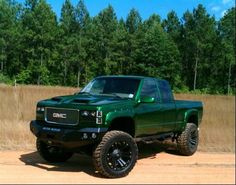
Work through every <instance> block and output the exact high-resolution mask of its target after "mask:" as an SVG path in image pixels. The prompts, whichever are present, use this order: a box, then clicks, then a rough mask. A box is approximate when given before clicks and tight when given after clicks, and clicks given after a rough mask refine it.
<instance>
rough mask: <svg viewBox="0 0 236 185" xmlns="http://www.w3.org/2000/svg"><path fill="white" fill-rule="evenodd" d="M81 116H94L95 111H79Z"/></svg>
mask: <svg viewBox="0 0 236 185" xmlns="http://www.w3.org/2000/svg"><path fill="white" fill-rule="evenodd" d="M81 116H83V117H88V116H91V117H96V111H87V110H84V111H81Z"/></svg>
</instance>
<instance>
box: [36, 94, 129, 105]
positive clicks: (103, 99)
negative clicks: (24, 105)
mask: <svg viewBox="0 0 236 185" xmlns="http://www.w3.org/2000/svg"><path fill="white" fill-rule="evenodd" d="M130 100H131V99H127V98H119V97H116V96H102V95H79V94H77V95H68V96H57V97H53V98H51V99H47V100H42V101H40V102H39V104H38V105H39V106H58V105H91V106H101V105H107V104H116V103H124V102H127V101H130Z"/></svg>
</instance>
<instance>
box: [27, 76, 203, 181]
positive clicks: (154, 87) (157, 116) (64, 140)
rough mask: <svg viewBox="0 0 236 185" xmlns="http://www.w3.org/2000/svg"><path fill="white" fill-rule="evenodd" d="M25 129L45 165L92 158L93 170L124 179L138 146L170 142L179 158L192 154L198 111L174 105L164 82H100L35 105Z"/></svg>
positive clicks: (195, 105) (195, 106) (194, 105)
mask: <svg viewBox="0 0 236 185" xmlns="http://www.w3.org/2000/svg"><path fill="white" fill-rule="evenodd" d="M36 109H37V110H36V120H33V121H31V123H30V129H31V131H32V132H33V134H34V135H35V136H36V137H37V142H36V146H37V150H38V152H39V154H40V155H41V156H42V158H44V159H45V160H46V161H48V162H53V163H55V162H64V161H66V160H68V159H69V158H70V157H71V156H72V155H73V153H78V152H81V151H83V152H89V151H90V153H92V156H93V161H94V166H95V169H96V170H97V171H99V172H100V173H101V174H102V175H104V176H106V177H110V178H117V177H123V176H126V175H127V174H128V173H129V172H130V171H131V170H132V168H133V167H134V165H135V163H136V161H137V158H138V147H137V142H140V141H144V142H152V141H155V140H164V139H170V138H171V139H172V141H173V142H176V143H177V148H178V151H179V153H180V154H182V155H192V154H194V153H195V152H196V150H197V146H198V139H199V124H200V122H201V119H202V113H203V106H202V103H201V102H198V101H183V100H174V97H173V94H172V91H171V89H170V85H169V83H168V82H167V81H166V80H162V79H157V78H151V77H142V76H101V77H97V78H95V79H93V80H92V81H91V82H90V83H88V84H87V85H86V86H85V87H84V88H83V89H82V90H81V91H80V92H78V93H75V94H73V95H68V96H58V97H54V98H51V99H47V100H43V101H40V102H38V104H37V108H36Z"/></svg>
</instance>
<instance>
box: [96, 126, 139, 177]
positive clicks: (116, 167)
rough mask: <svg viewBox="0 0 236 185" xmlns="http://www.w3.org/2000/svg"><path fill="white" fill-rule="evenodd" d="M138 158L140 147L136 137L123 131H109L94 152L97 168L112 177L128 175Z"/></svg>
mask: <svg viewBox="0 0 236 185" xmlns="http://www.w3.org/2000/svg"><path fill="white" fill-rule="evenodd" d="M137 158H138V147H137V145H136V143H135V141H134V139H133V138H132V137H131V136H130V135H129V134H127V133H125V132H122V131H110V132H107V133H106V134H105V135H104V137H103V139H102V141H101V142H100V143H99V145H98V146H97V147H96V149H95V151H94V153H93V159H94V166H95V168H96V170H97V171H99V172H100V173H101V174H102V175H104V176H106V177H110V178H118V177H124V176H126V175H128V173H129V172H130V171H131V170H132V169H133V167H134V165H135V163H136V161H137Z"/></svg>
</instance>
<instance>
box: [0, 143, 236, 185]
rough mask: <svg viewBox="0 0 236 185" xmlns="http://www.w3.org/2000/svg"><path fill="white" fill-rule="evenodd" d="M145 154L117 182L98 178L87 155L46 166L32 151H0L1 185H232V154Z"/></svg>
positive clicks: (142, 150) (165, 152)
mask: <svg viewBox="0 0 236 185" xmlns="http://www.w3.org/2000/svg"><path fill="white" fill-rule="evenodd" d="M147 147H152V146H147ZM148 151H149V152H146V151H145V148H144V149H141V151H140V154H139V160H138V161H137V163H136V166H135V167H134V169H133V170H132V171H131V172H130V174H129V175H128V176H127V177H123V178H119V179H107V178H104V177H101V176H100V175H99V174H98V173H96V172H95V171H94V168H93V165H92V160H91V157H89V156H86V155H81V154H76V155H74V156H73V157H72V158H71V159H70V160H69V161H68V162H66V163H61V164H57V165H56V164H55V165H52V164H50V165H49V164H47V163H46V162H45V161H44V160H42V159H41V158H40V157H39V155H38V153H37V152H35V151H1V152H0V183H4V184H7V183H14V184H17V183H19V184H26V183H30V184H33V183H47V184H49V183H56V184H59V183H62V184H66V183H73V184H77V183H83V184H86V183H90V184H91V183H95V184H107V183H108V184H118V183H119V184H138V183H139V184H154V183H155V184H166V183H171V184H173V183H174V184H178V183H181V184H183V183H186V184H191V183H194V184H199V183H204V184H209V183H214V184H227V183H230V184H235V154H234V153H205V152H197V153H195V154H194V155H193V156H190V157H184V156H179V155H177V154H175V153H174V152H171V151H169V152H167V151H156V150H150V148H149V150H148ZM150 151H151V152H150Z"/></svg>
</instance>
